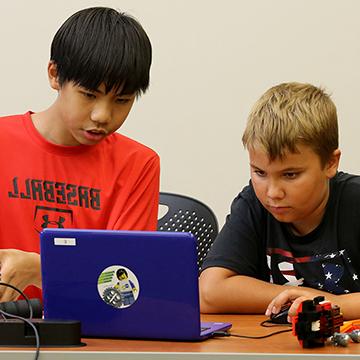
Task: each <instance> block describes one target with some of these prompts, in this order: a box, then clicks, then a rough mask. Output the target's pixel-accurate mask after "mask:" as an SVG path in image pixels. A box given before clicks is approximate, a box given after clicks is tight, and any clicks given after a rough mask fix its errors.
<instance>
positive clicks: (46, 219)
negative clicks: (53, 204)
mask: <svg viewBox="0 0 360 360" xmlns="http://www.w3.org/2000/svg"><path fill="white" fill-rule="evenodd" d="M42 219H43V221H44V222H43V223H42V224H41V227H42V228H43V229H44V228H47V227H49V225H57V227H58V228H59V229H60V228H64V225H63V224H64V222H65V218H64V217H62V216H59V218H58V220H57V221H56V220H49V215H43V216H42Z"/></svg>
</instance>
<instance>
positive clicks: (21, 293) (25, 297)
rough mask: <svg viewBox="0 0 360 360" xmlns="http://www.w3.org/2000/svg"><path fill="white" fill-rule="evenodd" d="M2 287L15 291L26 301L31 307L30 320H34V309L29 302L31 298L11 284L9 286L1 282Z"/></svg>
mask: <svg viewBox="0 0 360 360" xmlns="http://www.w3.org/2000/svg"><path fill="white" fill-rule="evenodd" d="M0 285H3V286H7V287H9V288H11V289H13V290H15V291H17V292H18V293H19V294H20V295H21V296H22V297H23V298H24V299H25V301H26V303H27V304H28V307H29V320H32V317H33V307H32V305H31V302H30V300H29V298H28V297H27V296H26V295H25V294H24V293H23V292H22V291H21V290H20V289H18V288H17V287H16V286H14V285H11V284H8V283H4V282H0Z"/></svg>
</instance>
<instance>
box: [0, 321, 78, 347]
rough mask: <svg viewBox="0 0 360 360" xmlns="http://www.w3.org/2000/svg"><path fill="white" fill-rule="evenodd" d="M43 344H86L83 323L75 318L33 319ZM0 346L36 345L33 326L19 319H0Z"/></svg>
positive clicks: (55, 345) (60, 345) (54, 345)
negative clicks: (82, 336)
mask: <svg viewBox="0 0 360 360" xmlns="http://www.w3.org/2000/svg"><path fill="white" fill-rule="evenodd" d="M31 322H32V323H33V324H34V326H35V327H36V329H37V331H38V334H39V339H40V345H41V346H53V347H62V346H67V347H71V346H84V345H85V344H84V343H82V342H81V323H80V321H75V320H43V319H32V320H31ZM0 346H36V337H35V334H34V330H33V328H32V327H31V326H29V325H28V324H26V323H25V322H24V321H22V320H18V319H0Z"/></svg>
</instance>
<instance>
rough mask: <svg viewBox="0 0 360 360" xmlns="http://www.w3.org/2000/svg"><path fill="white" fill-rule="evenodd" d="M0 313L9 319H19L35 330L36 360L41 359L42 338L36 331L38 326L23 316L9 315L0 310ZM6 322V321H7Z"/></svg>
mask: <svg viewBox="0 0 360 360" xmlns="http://www.w3.org/2000/svg"><path fill="white" fill-rule="evenodd" d="M0 313H1V314H2V315H4V316H7V317H9V318H14V319H19V320H22V321H24V322H25V323H26V324H28V325H30V327H32V329H33V330H34V334H35V339H36V352H35V360H37V359H38V358H39V353H40V337H39V332H38V331H37V329H36V326H35V325H34V324H33V323H32V322H31V320H30V319H26V318H23V317H22V316H18V315H14V314H9V313H7V312H5V311H4V310H0ZM5 321H6V319H5Z"/></svg>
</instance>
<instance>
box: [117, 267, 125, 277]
mask: <svg viewBox="0 0 360 360" xmlns="http://www.w3.org/2000/svg"><path fill="white" fill-rule="evenodd" d="M123 274H125V275H126V277H128V273H127V271H126V270H125V269H123V268H120V269H118V270H117V271H116V277H117V278H118V279H119V278H120V276H121V275H123Z"/></svg>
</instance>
